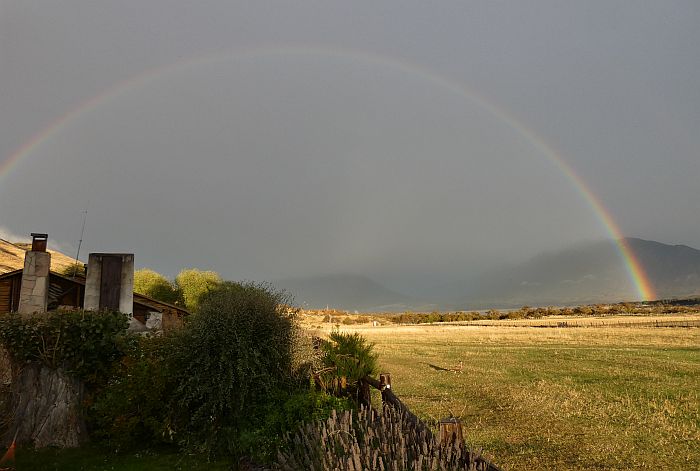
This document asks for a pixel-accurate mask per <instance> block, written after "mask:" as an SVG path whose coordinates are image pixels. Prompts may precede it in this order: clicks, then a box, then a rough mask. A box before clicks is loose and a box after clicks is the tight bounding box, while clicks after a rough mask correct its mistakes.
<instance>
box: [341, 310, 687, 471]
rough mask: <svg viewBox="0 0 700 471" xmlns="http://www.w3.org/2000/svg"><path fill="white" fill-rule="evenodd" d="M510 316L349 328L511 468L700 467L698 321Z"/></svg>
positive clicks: (429, 404) (432, 413)
mask: <svg viewBox="0 0 700 471" xmlns="http://www.w3.org/2000/svg"><path fill="white" fill-rule="evenodd" d="M684 317H688V316H684ZM690 317H691V318H693V319H695V320H697V319H698V318H697V316H690ZM625 319H627V318H625ZM664 319H665V320H668V319H669V317H668V316H664ZM584 320H585V321H586V322H588V321H590V319H588V318H586V319H584ZM646 320H647V321H648V320H649V319H648V318H647V319H646ZM535 321H537V322H542V321H543V320H542V319H539V320H535ZM554 321H555V322H561V321H562V319H560V318H557V319H554ZM605 321H606V322H609V321H610V318H606V319H605ZM506 322H508V323H520V325H522V327H520V328H514V327H506V326H504V324H503V321H501V322H500V324H498V323H497V324H496V325H494V326H454V325H422V326H397V327H395V326H387V327H369V326H342V327H341V329H342V330H353V331H359V332H361V333H362V334H363V335H365V336H366V337H367V338H368V339H369V340H370V341H372V342H374V343H375V344H376V350H377V351H378V353H379V354H380V359H379V361H380V365H381V367H382V369H384V370H386V371H388V372H390V373H391V374H392V379H393V383H394V390H395V392H396V393H397V394H398V395H399V397H400V398H401V399H402V400H404V401H405V402H406V403H407V404H408V405H409V407H411V408H412V409H413V410H414V412H416V413H417V414H419V415H421V416H422V417H424V418H425V419H427V420H429V421H431V422H433V423H434V422H435V421H436V420H437V419H439V418H441V417H445V416H449V415H450V414H454V415H458V416H461V417H462V420H463V424H464V426H465V432H466V437H467V438H468V440H469V441H470V442H471V443H472V444H473V445H475V446H478V447H483V448H484V449H485V450H486V451H487V453H489V454H491V455H492V456H493V458H494V461H495V462H497V463H499V464H502V465H504V467H505V468H506V469H514V470H516V469H645V468H652V469H700V400H699V396H700V329H699V328H654V327H588V328H583V327H579V328H533V327H525V325H526V323H527V322H532V321H527V320H523V321H506ZM460 361H462V362H463V365H464V367H463V371H462V372H461V373H455V372H452V371H445V369H449V368H450V367H451V366H453V365H455V364H458V363H459V362H460Z"/></svg>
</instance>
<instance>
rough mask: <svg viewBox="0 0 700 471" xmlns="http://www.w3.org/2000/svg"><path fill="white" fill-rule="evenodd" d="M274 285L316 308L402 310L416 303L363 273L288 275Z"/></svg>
mask: <svg viewBox="0 0 700 471" xmlns="http://www.w3.org/2000/svg"><path fill="white" fill-rule="evenodd" d="M272 284H273V285H274V286H276V287H277V288H279V289H284V290H285V291H287V292H289V293H290V294H291V295H292V296H293V297H294V301H295V303H296V304H297V305H299V306H303V307H308V308H312V309H321V308H325V307H326V306H330V307H332V308H336V309H345V310H350V311H353V310H358V311H401V310H405V309H407V308H408V306H410V305H413V304H414V303H415V301H414V300H412V299H411V298H409V297H408V296H406V295H404V294H401V293H397V292H395V291H392V290H390V289H387V288H385V287H384V286H382V285H381V284H379V283H377V282H376V281H373V280H371V279H370V278H368V277H366V276H361V275H348V274H335V275H326V276H314V277H304V278H288V279H285V280H279V281H277V282H274V283H272Z"/></svg>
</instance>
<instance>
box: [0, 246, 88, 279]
mask: <svg viewBox="0 0 700 471" xmlns="http://www.w3.org/2000/svg"><path fill="white" fill-rule="evenodd" d="M31 248H32V244H31V243H25V242H8V241H6V240H4V239H0V274H2V273H7V272H10V271H14V270H19V269H21V268H24V254H25V253H26V252H27V250H30V249H31ZM47 252H49V253H50V254H51V270H53V271H57V272H62V271H63V270H65V269H66V268H68V267H72V266H73V264H74V263H75V258H72V257H69V256H68V255H65V254H62V253H61V252H57V251H55V250H47Z"/></svg>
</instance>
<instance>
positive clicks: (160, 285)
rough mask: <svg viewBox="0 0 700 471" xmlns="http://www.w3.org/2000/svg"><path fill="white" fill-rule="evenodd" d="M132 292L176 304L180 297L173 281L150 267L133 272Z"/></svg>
mask: <svg viewBox="0 0 700 471" xmlns="http://www.w3.org/2000/svg"><path fill="white" fill-rule="evenodd" d="M134 292H135V293H140V294H143V295H146V296H148V297H150V298H153V299H157V300H159V301H163V302H165V303H170V304H176V303H177V302H178V301H179V300H180V297H181V296H180V290H179V289H178V287H177V286H176V285H175V283H173V282H172V281H170V280H168V279H167V278H166V277H165V276H163V275H161V274H160V273H158V272H156V271H153V270H151V269H150V268H141V269H140V270H136V271H135V272H134Z"/></svg>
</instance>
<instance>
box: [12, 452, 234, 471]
mask: <svg viewBox="0 0 700 471" xmlns="http://www.w3.org/2000/svg"><path fill="white" fill-rule="evenodd" d="M16 458H17V462H16V468H17V470H18V471H29V470H37V471H53V470H56V471H58V470H70V471H107V470H109V471H160V470H162V471H173V470H182V471H190V470H192V471H196V470H212V471H219V470H220V471H223V470H230V469H233V467H232V463H230V462H227V461H215V462H207V460H206V458H205V457H202V456H192V455H185V454H180V453H177V452H176V451H173V450H167V449H164V450H157V451H156V450H141V451H138V452H131V453H120V454H115V453H113V452H109V451H106V450H103V449H101V448H98V447H94V446H84V447H82V448H78V449H71V450H57V449H46V450H32V449H21V448H20V449H18V450H17V454H16Z"/></svg>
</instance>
